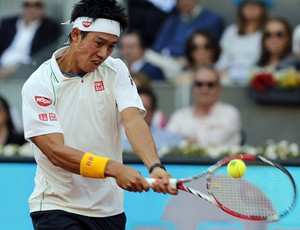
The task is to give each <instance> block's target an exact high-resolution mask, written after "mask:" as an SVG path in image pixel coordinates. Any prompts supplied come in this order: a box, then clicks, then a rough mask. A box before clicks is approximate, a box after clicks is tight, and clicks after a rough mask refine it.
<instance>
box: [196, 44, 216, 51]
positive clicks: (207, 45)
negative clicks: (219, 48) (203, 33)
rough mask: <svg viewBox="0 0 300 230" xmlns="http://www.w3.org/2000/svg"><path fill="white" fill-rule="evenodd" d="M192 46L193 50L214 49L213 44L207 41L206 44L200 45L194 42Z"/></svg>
mask: <svg viewBox="0 0 300 230" xmlns="http://www.w3.org/2000/svg"><path fill="white" fill-rule="evenodd" d="M191 48H192V50H199V49H200V50H211V49H212V45H210V44H207V43H205V44H203V45H202V44H201V45H200V44H199V45H197V44H193V45H192V46H191Z"/></svg>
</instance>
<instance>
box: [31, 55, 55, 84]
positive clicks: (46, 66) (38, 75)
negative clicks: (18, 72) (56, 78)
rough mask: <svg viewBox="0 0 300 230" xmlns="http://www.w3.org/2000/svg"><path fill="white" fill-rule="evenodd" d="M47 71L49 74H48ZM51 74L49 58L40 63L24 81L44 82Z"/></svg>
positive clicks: (32, 82)
mask: <svg viewBox="0 0 300 230" xmlns="http://www.w3.org/2000/svg"><path fill="white" fill-rule="evenodd" d="M48 73H49V74H48ZM50 75H51V67H50V60H47V61H45V62H44V63H42V64H41V65H40V66H39V67H38V68H37V69H36V70H35V71H34V72H33V73H32V74H31V75H30V76H29V78H28V79H27V81H26V82H29V83H28V84H34V82H36V83H38V82H44V83H45V81H47V79H50Z"/></svg>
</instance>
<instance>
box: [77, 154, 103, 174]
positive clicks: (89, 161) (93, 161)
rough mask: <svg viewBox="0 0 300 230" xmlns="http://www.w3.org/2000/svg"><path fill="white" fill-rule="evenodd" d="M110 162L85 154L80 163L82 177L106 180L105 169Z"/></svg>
mask: <svg viewBox="0 0 300 230" xmlns="http://www.w3.org/2000/svg"><path fill="white" fill-rule="evenodd" d="M108 161H109V158H107V157H100V156H97V155H94V154H92V153H89V152H87V153H85V154H84V155H83V157H82V158H81V161H80V175H82V176H84V177H92V178H105V168H106V165H107V163H108Z"/></svg>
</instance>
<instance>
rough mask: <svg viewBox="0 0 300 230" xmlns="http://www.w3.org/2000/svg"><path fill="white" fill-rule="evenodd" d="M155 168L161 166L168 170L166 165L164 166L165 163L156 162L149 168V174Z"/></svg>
mask: <svg viewBox="0 0 300 230" xmlns="http://www.w3.org/2000/svg"><path fill="white" fill-rule="evenodd" d="M155 168H161V169H163V170H165V171H167V170H166V168H165V166H164V165H163V164H161V163H155V164H154V165H152V166H151V167H150V168H149V174H151V173H152V171H153V170H154V169H155Z"/></svg>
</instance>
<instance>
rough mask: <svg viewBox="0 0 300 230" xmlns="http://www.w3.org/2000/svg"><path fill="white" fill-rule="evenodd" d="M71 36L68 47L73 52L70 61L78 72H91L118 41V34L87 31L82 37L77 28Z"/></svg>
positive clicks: (109, 53)
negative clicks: (72, 57)
mask: <svg viewBox="0 0 300 230" xmlns="http://www.w3.org/2000/svg"><path fill="white" fill-rule="evenodd" d="M71 36H72V43H71V46H70V49H71V51H72V52H74V59H73V60H71V61H73V63H74V65H75V66H73V68H74V67H75V68H74V70H75V69H77V71H78V72H92V71H94V70H95V69H96V68H98V67H99V66H100V65H101V64H102V63H103V62H104V61H105V60H106V58H107V57H108V56H109V55H111V53H112V52H113V49H114V47H115V44H116V43H117V41H118V36H116V35H112V34H108V33H101V32H89V33H88V34H87V35H86V36H85V37H83V36H82V35H81V33H80V30H78V29H77V28H75V29H73V31H72V33H71Z"/></svg>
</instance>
